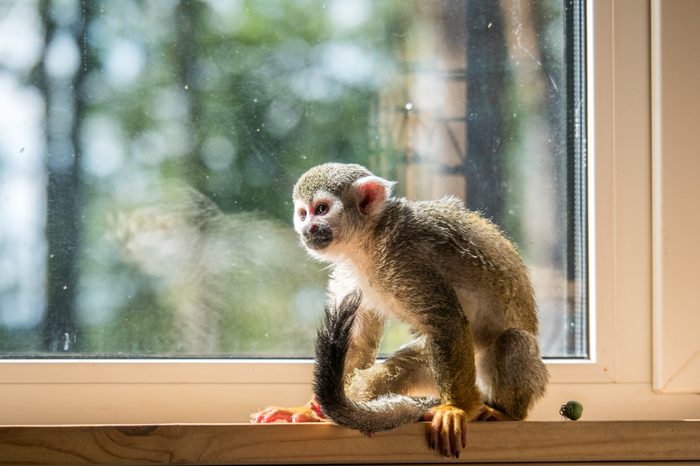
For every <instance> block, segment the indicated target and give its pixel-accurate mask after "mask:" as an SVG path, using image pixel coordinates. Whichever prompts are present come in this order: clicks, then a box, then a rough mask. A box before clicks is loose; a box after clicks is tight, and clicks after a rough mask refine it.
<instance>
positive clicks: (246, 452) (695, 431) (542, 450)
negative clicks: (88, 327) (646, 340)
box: [0, 421, 700, 465]
mask: <svg viewBox="0 0 700 466" xmlns="http://www.w3.org/2000/svg"><path fill="white" fill-rule="evenodd" d="M426 429H427V424H426V423H416V424H412V425H407V426H403V427H401V428H399V429H397V430H396V431H393V432H390V433H382V434H378V435H376V436H375V437H374V438H372V439H369V438H366V437H364V436H362V435H361V434H359V433H357V432H354V431H351V430H348V429H343V428H340V427H337V426H333V425H330V424H294V425H292V424H271V425H250V424H226V425H224V424H219V425H217V424H208V425H192V424H188V425H157V426H51V427H48V426H7V427H0V464H28V463H31V464H53V465H66V464H108V465H117V464H132V465H138V464H151V465H153V464H201V465H209V464H241V463H244V464H294V463H299V464H324V463H326V464H327V463H358V464H363V463H366V464H370V463H372V464H381V463H393V464H396V463H436V462H442V461H450V462H455V460H453V459H446V458H443V457H441V456H440V455H438V454H437V453H436V452H433V451H430V450H429V449H428V448H427V440H426V431H427V430H426ZM661 460H663V461H687V460H700V422H697V421H644V422H639V421H614V422H564V421H561V422H489V423H475V424H471V425H470V430H469V446H468V447H467V450H466V451H464V452H462V455H461V458H460V459H459V460H457V461H456V462H489V463H494V462H503V463H519V462H571V461H582V462H583V461H586V462H590V461H599V462H603V461H661Z"/></svg>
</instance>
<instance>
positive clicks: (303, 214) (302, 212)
mask: <svg viewBox="0 0 700 466" xmlns="http://www.w3.org/2000/svg"><path fill="white" fill-rule="evenodd" d="M297 215H298V216H299V220H301V221H302V222H303V221H304V220H306V209H299V211H298V212H297Z"/></svg>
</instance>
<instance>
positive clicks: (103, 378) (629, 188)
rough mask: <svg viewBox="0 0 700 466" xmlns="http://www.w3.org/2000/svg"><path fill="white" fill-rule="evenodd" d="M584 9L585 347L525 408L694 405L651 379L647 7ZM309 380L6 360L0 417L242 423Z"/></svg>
mask: <svg viewBox="0 0 700 466" xmlns="http://www.w3.org/2000/svg"><path fill="white" fill-rule="evenodd" d="M587 13H588V14H587V28H588V31H587V35H588V39H587V40H588V61H587V66H588V75H589V76H588V98H589V100H588V144H589V185H588V188H589V190H588V194H589V200H588V202H589V212H588V224H589V261H590V264H589V270H590V283H589V287H590V300H589V302H590V306H591V313H590V319H591V320H590V329H591V338H590V350H591V355H592V356H591V358H590V360H555V361H553V360H548V361H547V364H548V366H549V369H550V372H551V374H552V382H551V384H550V387H549V390H548V394H547V395H546V397H545V399H544V400H543V401H541V402H540V403H539V404H538V405H537V407H536V408H535V409H534V412H533V413H532V415H531V419H537V420H555V419H558V418H559V414H558V407H559V405H561V404H562V403H563V402H565V401H567V400H569V399H578V400H581V401H582V402H583V404H584V407H585V409H584V416H585V418H586V419H588V420H594V419H661V418H663V419H674V418H678V419H679V418H686V417H700V397H698V396H697V395H691V394H674V395H668V394H659V393H655V392H654V391H653V390H652V183H651V179H652V176H651V175H652V174H651V170H652V164H651V160H652V159H651V95H650V89H651V62H650V57H651V47H650V43H651V28H650V23H651V17H650V15H651V5H650V3H649V0H641V1H640V0H617V1H615V2H611V1H609V0H593V1H590V2H589V4H588V12H587ZM311 378H312V364H311V362H310V361H298V360H289V361H285V360H265V361H261V360H184V361H183V360H112V361H105V360H5V361H0V413H2V414H1V415H0V416H1V417H0V419H1V421H0V424H105V423H109V424H121V423H127V424H141V423H147V424H152V423H218V422H225V423H230V422H246V421H247V419H248V415H249V414H250V413H251V412H253V411H255V410H256V409H258V408H261V407H263V406H266V405H271V404H273V405H279V406H286V405H292V406H293V405H299V404H303V403H304V402H306V401H307V400H308V398H309V397H310V394H311V387H310V384H311ZM641 406H643V408H641V409H640V407H641Z"/></svg>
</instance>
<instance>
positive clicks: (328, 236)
mask: <svg viewBox="0 0 700 466" xmlns="http://www.w3.org/2000/svg"><path fill="white" fill-rule="evenodd" d="M332 242H333V232H332V231H331V229H330V228H319V229H318V230H316V231H315V232H313V233H306V234H305V235H304V244H305V245H306V247H307V248H309V249H316V250H321V249H325V248H327V247H328V246H329V245H330V244H331V243H332Z"/></svg>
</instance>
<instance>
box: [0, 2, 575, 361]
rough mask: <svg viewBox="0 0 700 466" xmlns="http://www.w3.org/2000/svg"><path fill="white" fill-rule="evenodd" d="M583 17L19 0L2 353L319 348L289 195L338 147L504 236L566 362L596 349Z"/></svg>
mask: <svg viewBox="0 0 700 466" xmlns="http://www.w3.org/2000/svg"><path fill="white" fill-rule="evenodd" d="M581 10H582V5H581V3H580V2H574V1H563V0H559V1H552V0H541V1H528V0H522V1H518V0H501V1H492V0H483V1H477V0H471V1H461V0H437V1H430V2H426V1H418V0H378V1H374V0H354V1H345V0H332V1H320V0H284V1H283V0H277V1H275V0H270V1H252V0H251V1H224V0H221V1H215V0H211V1H158V2H142V1H135V0H120V1H119V2H110V1H97V0H95V1H87V0H85V1H77V0H62V1H51V0H45V1H29V0H21V1H20V0H16V1H13V0H0V355H2V357H4V358H26V357H29V358H32V357H35V358H41V357H48V358H71V357H76V358H79V357H105V358H148V357H175V358H177V357H308V356H310V355H311V353H312V348H313V337H314V329H315V328H316V326H317V323H318V321H319V316H320V310H321V308H322V306H323V304H324V301H325V291H324V286H325V281H326V278H327V270H326V269H325V268H324V267H323V266H322V265H321V264H318V263H315V262H313V261H312V260H310V259H309V258H307V257H306V255H305V253H304V251H303V250H302V249H301V247H300V246H299V245H298V241H297V240H296V238H295V235H294V232H293V230H292V227H291V210H292V209H291V207H292V206H291V202H290V192H291V187H292V185H293V183H294V182H295V180H296V178H297V177H298V176H299V175H300V174H301V173H303V172H304V171H305V170H306V169H308V168H309V167H311V166H313V165H315V164H317V163H321V162H325V161H330V160H334V161H346V162H350V161H351V162H358V163H361V164H364V165H366V166H368V167H369V168H370V169H371V170H373V171H374V172H375V173H377V174H379V175H381V176H384V177H386V178H389V179H394V180H397V181H398V186H397V191H398V194H400V195H402V196H407V197H409V198H412V199H434V198H439V197H441V196H443V195H446V194H451V195H455V196H457V197H459V198H461V199H462V200H463V201H464V202H465V203H466V205H467V206H468V207H469V208H471V209H475V210H479V211H481V212H482V213H483V214H484V215H486V216H487V217H489V218H491V219H492V220H493V221H494V222H496V223H497V224H498V225H500V226H501V227H502V228H503V230H504V231H505V232H506V234H507V235H508V236H509V237H510V238H511V239H512V240H513V241H515V242H516V243H517V245H518V247H519V249H520V251H521V252H522V254H523V256H524V257H525V260H526V262H527V264H528V266H529V268H530V271H531V275H532V278H533V281H534V283H535V287H536V294H537V300H538V306H539V311H540V320H541V336H540V339H541V345H542V349H543V354H544V355H545V356H549V357H585V356H586V355H587V354H588V347H587V341H588V327H587V315H588V312H587V302H586V289H587V284H586V283H587V281H586V261H587V259H586V257H587V256H586V241H585V238H586V225H585V211H586V209H585V206H586V199H585V150H584V148H585V140H584V138H583V135H584V134H585V114H584V109H585V100H584V96H583V89H584V88H585V69H584V68H583V66H582V63H583V54H584V50H583V44H584V41H585V38H584V37H583V35H582V33H581V31H582V30H583V28H582V24H583V16H582V14H581ZM407 338H408V335H407V334H406V331H405V329H403V328H402V327H401V326H392V327H391V328H390V329H389V331H388V332H387V334H386V337H385V340H384V346H383V348H384V350H385V351H390V350H392V349H395V348H397V347H398V345H400V344H402V343H404V342H405V341H406V339H407Z"/></svg>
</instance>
